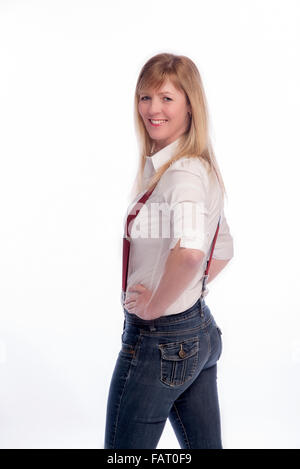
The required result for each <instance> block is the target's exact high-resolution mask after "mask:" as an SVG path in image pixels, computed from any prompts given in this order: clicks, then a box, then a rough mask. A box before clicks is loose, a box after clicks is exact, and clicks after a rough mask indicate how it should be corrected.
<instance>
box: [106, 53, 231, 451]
mask: <svg viewBox="0 0 300 469" xmlns="http://www.w3.org/2000/svg"><path fill="white" fill-rule="evenodd" d="M135 124H136V130H137V134H138V136H139V142H140V149H141V151H140V161H139V168H138V171H137V176H136V179H135V183H134V190H133V192H132V194H131V195H132V197H133V200H132V202H131V204H130V206H129V207H128V210H127V213H126V215H125V220H124V221H125V223H124V238H123V275H122V295H121V299H122V301H121V302H122V307H123V312H124V328H123V332H122V336H121V348H120V352H119V355H118V358H117V362H116V365H115V368H114V371H113V374H112V379H111V383H110V389H109V395H108V402H107V413H106V429H105V442H104V447H105V448H109V449H112V448H113V449H116V448H125V449H126V448H127V449H132V448H138V449H143V448H149V449H154V448H156V446H157V444H158V442H159V439H160V436H161V433H162V431H163V428H164V425H165V423H166V420H167V418H169V419H170V421H171V424H172V426H173V428H174V431H175V434H176V436H177V439H178V442H179V444H180V447H181V448H198V449H202V448H215V449H216V448H222V441H221V424H220V412H219V403H218V391H217V361H218V360H219V358H220V355H221V351H222V340H221V330H220V328H219V327H218V325H217V323H216V321H215V319H214V317H213V315H212V314H211V311H210V309H209V307H208V305H207V304H206V302H205V300H204V295H206V294H207V290H205V284H206V281H207V267H209V266H211V272H212V274H213V275H212V278H214V277H215V276H216V275H217V274H218V273H219V272H220V271H221V270H222V268H224V266H225V265H226V264H227V263H228V261H229V260H230V259H231V258H232V257H233V238H232V236H231V233H230V230H229V226H228V224H227V221H226V218H225V215H224V208H223V204H224V194H225V187H224V183H223V180H222V177H221V174H220V170H219V168H218V164H217V161H216V158H215V155H214V152H213V150H212V146H211V143H210V137H209V134H208V128H209V125H208V116H207V106H206V99H205V93H204V89H203V85H202V81H201V78H200V74H199V71H198V69H197V67H196V65H195V64H194V63H193V61H192V60H191V59H189V58H188V57H185V56H177V55H173V54H167V53H165V54H158V55H156V56H154V57H152V58H151V59H150V60H149V61H148V62H147V63H146V64H145V65H144V66H143V68H142V70H141V72H140V74H139V77H138V80H137V85H136V91H135ZM208 259H209V262H207V264H206V261H207V260H208ZM125 261H126V262H125ZM199 396H200V397H199Z"/></svg>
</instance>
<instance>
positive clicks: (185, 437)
mask: <svg viewBox="0 0 300 469" xmlns="http://www.w3.org/2000/svg"><path fill="white" fill-rule="evenodd" d="M173 406H174V409H175V412H176V414H177V417H178V420H179V422H180V424H181V429H182V430H183V434H184V439H185V441H186V443H187V446H188V449H191V445H190V442H189V439H188V436H187V433H186V430H185V427H184V425H183V422H182V420H181V418H180V415H179V412H178V409H177V407H176V404H175V402H174V404H173Z"/></svg>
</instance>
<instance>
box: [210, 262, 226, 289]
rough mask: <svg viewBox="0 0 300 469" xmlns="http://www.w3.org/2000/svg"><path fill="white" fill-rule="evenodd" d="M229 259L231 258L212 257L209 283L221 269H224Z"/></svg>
mask: <svg viewBox="0 0 300 469" xmlns="http://www.w3.org/2000/svg"><path fill="white" fill-rule="evenodd" d="M229 261H230V259H214V258H212V260H211V263H210V266H209V272H208V279H207V283H209V282H211V281H212V280H213V279H214V278H215V277H216V276H217V275H218V274H219V273H220V272H221V270H223V269H224V267H225V266H226V265H227V264H228V262H229Z"/></svg>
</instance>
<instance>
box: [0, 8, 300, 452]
mask: <svg viewBox="0 0 300 469" xmlns="http://www.w3.org/2000/svg"><path fill="white" fill-rule="evenodd" d="M299 17H300V5H299V2H298V1H297V0H284V1H283V0H282V1H278V0H263V1H262V0H251V1H250V0H249V1H248V0H243V1H240V0H227V1H226V2H224V1H222V0H203V1H199V0H186V1H185V2H182V1H181V0H180V1H178V0H164V1H163V2H161V1H158V0H151V2H149V1H145V0H131V1H128V2H124V1H122V0H119V1H116V0H106V1H103V0H101V1H96V0H59V1H58V0H44V1H37V0H35V1H34V0H32V1H29V0H22V1H21V0H20V1H16V0H11V1H9V0H6V1H5V0H0V63H1V73H0V101H1V103H0V127H1V139H0V155H1V163H0V164H1V166H0V220H1V223H0V259H1V261H0V313H1V319H0V382H1V385H0V445H1V448H103V440H104V428H105V413H106V401H107V395H108V387H109V383H110V378H111V374H112V370H113V367H114V364H115V360H116V358H117V354H118V351H119V349H120V344H121V333H122V327H123V310H122V308H121V304H120V288H121V246H122V245H121V240H122V234H123V227H122V220H123V216H124V213H125V210H126V208H127V202H128V200H127V199H128V196H129V190H130V188H131V184H132V181H133V177H134V175H135V171H136V164H137V159H138V147H137V143H136V137H135V133H134V123H133V98H134V88H135V84H136V80H137V77H138V73H139V71H140V69H141V67H142V66H143V64H144V63H145V62H146V60H148V59H149V58H150V57H151V56H153V55H155V54H157V53H160V52H171V53H175V54H182V55H187V56H189V57H190V58H191V59H192V60H193V61H194V62H195V63H196V65H197V66H198V68H199V71H200V73H201V75H202V78H203V82H204V86H205V90H206V94H207V99H208V104H209V111H210V115H211V122H212V138H213V143H214V149H215V152H216V155H217V159H218V162H219V165H220V168H221V171H222V174H223V177H224V180H225V184H226V188H227V193H228V202H227V203H226V205H225V214H226V217H227V221H228V223H229V226H230V228H231V233H232V235H233V237H234V243H235V245H234V248H235V256H234V258H233V260H232V261H231V263H230V264H229V265H228V266H227V267H226V268H225V269H224V271H223V272H222V273H221V274H220V275H219V277H218V278H217V279H215V280H214V281H213V282H212V283H211V284H209V294H208V296H207V297H206V302H207V304H208V306H209V307H210V309H211V311H212V313H213V315H214V317H215V319H216V320H217V322H218V324H219V325H220V327H221V329H222V331H223V335H222V337H223V347H224V348H223V354H222V358H221V360H220V362H219V378H218V384H219V393H220V404H221V411H222V427H223V444H224V447H225V448H235V449H237V448H273V449H275V448H299V447H300V430H299V416H300V400H299V395H300V335H299V327H300V319H299V311H300V301H299V290H298V288H299V285H298V282H299V254H298V240H299V221H298V213H299V209H298V201H299V156H300V154H299V149H300V144H299V105H300V100H299V98H300V92H299V83H300V66H299V53H300V50H299V49H300V37H299V36H300V33H299ZM158 448H179V444H178V442H177V440H176V437H175V434H174V433H173V429H172V427H171V425H170V423H169V422H167V424H166V427H165V430H164V433H163V435H162V437H161V440H160V442H159V446H158Z"/></svg>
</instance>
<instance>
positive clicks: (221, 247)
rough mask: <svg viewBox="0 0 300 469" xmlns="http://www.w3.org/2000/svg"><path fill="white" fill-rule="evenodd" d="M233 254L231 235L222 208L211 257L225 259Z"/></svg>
mask: <svg viewBox="0 0 300 469" xmlns="http://www.w3.org/2000/svg"><path fill="white" fill-rule="evenodd" d="M233 254H234V249H233V237H232V235H231V233H230V229H229V226H228V223H227V220H226V217H225V215H224V209H222V212H221V220H220V227H219V232H218V236H217V240H216V244H215V248H214V252H213V255H212V258H213V259H220V260H221V259H222V260H226V259H231V258H232V257H233Z"/></svg>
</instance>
